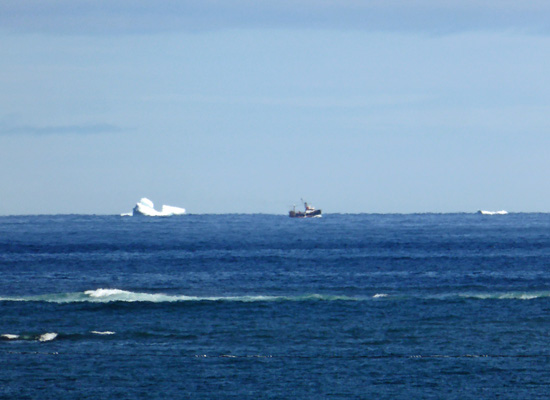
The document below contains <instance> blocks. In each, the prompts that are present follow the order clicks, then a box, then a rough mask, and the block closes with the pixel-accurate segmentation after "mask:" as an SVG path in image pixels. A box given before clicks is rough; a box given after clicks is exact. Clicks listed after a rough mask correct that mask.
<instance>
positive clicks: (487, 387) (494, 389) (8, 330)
mask: <svg viewBox="0 0 550 400" xmlns="http://www.w3.org/2000/svg"><path fill="white" fill-rule="evenodd" d="M549 341H550V214H536V213H533V214H522V213H518V214H514V213H511V214H508V215H479V214H353V215H351V214H350V215H347V214H328V215H325V216H323V218H320V219H307V220H296V219H290V218H288V217H287V216H282V215H261V214H256V215H243V214H226V215H184V216H177V217H165V218H163V217H159V218H147V217H142V218H138V217H120V216H92V215H57V216H5V217H0V363H1V365H2V366H3V367H2V369H1V370H0V399H92V398H94V399H96V398H121V399H141V398H147V399H165V398H176V399H243V398H250V399H257V398H261V399H263V398H265V399H295V398H300V399H325V398H326V399H442V398H444V399H480V398H483V399H492V398H498V399H547V398H548V397H549V394H550V349H549V348H548V345H549Z"/></svg>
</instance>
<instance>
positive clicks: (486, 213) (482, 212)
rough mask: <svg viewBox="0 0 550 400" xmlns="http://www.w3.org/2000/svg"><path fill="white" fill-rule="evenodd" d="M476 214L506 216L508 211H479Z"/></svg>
mask: <svg viewBox="0 0 550 400" xmlns="http://www.w3.org/2000/svg"><path fill="white" fill-rule="evenodd" d="M477 213H478V214H482V215H506V214H508V211H505V210H500V211H485V210H479V211H478V212H477Z"/></svg>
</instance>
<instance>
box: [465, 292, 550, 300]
mask: <svg viewBox="0 0 550 400" xmlns="http://www.w3.org/2000/svg"><path fill="white" fill-rule="evenodd" d="M459 296H460V297H463V298H469V299H480V300H533V299H540V298H547V297H550V292H548V291H543V292H494V293H462V294H460V295H459Z"/></svg>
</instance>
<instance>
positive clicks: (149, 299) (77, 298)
mask: <svg viewBox="0 0 550 400" xmlns="http://www.w3.org/2000/svg"><path fill="white" fill-rule="evenodd" d="M540 298H550V291H532V292H531V291H513V292H459V293H455V292H453V293H439V294H405V293H391V294H388V293H375V294H373V295H370V296H345V295H328V294H304V295H295V296H276V295H248V296H186V295H169V294H162V293H143V292H132V291H127V290H121V289H95V290H86V291H84V292H76V293H59V294H45V295H38V296H19V297H0V301H11V302H18V301H21V302H23V301H24V302H46V303H57V304H65V303H111V302H129V303H132V302H146V303H174V302H242V303H248V302H277V301H279V302H283V301H296V302H300V301H302V302H303V301H354V302H357V301H372V300H377V301H384V300H391V301H395V300H411V299H425V300H453V299H478V300H533V299H540ZM93 333H95V334H112V333H111V332H108V331H107V332H99V331H94V332H93Z"/></svg>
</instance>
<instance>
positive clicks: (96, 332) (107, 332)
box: [91, 331, 115, 335]
mask: <svg viewBox="0 0 550 400" xmlns="http://www.w3.org/2000/svg"><path fill="white" fill-rule="evenodd" d="M91 333H93V334H95V335H114V334H115V332H112V331H92V332H91Z"/></svg>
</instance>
